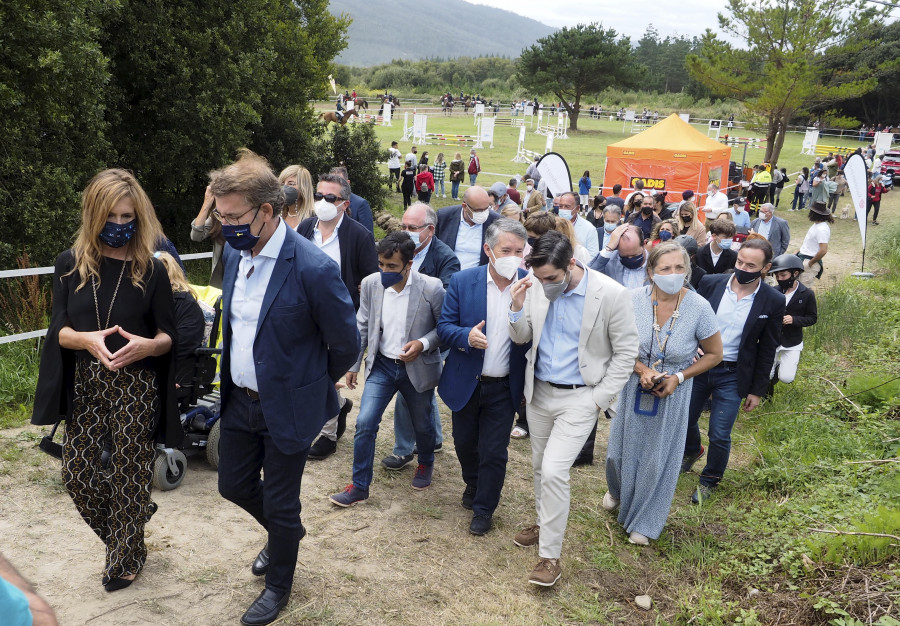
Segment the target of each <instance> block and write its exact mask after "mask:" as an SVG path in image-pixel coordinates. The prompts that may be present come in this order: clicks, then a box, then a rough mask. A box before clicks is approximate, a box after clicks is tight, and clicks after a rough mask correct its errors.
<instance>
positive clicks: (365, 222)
mask: <svg viewBox="0 0 900 626" xmlns="http://www.w3.org/2000/svg"><path fill="white" fill-rule="evenodd" d="M328 173H329V174H337V175H338V176H340V177H342V178H343V179H344V180H346V181H347V182H348V183H349V182H350V175H349V174H348V173H347V168H346V167H344V166H343V165H341V166H338V167H332V168H331V171H330V172H328ZM348 213H349V214H350V217H352V218H353V219H355V220H356V221H357V222H359V223H360V224H361V225H362V226H364V227H365V229H366V230H367V231H369V233H370V234H371V235H372V236H373V237H374V236H375V219H374V218H373V217H372V206H371V205H370V204H369V201H368V200H366V199H365V198H363V197H362V196H358V195H356V194H355V193H351V194H350V208H349V209H348Z"/></svg>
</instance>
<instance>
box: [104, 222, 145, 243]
mask: <svg viewBox="0 0 900 626" xmlns="http://www.w3.org/2000/svg"><path fill="white" fill-rule="evenodd" d="M136 228H137V219H133V220H131V221H130V222H127V223H125V224H116V223H115V222H106V224H105V225H104V226H103V230H101V231H100V241H102V242H103V243H105V244H106V245H108V246H109V247H110V248H121V247H122V246H124V245H125V244H126V243H128V242H129V241H131V238H132V237H133V236H134V231H135V229H136Z"/></svg>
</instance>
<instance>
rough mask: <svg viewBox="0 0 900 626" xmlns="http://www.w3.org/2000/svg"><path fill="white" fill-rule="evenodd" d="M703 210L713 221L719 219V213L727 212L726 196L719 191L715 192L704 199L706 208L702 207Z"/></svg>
mask: <svg viewBox="0 0 900 626" xmlns="http://www.w3.org/2000/svg"><path fill="white" fill-rule="evenodd" d="M703 210H704V211H706V212H707V213H709V216H710V217H711V218H713V219H715V218H717V217H719V214H720V213H724V212H725V211H727V210H728V196H726V195H725V194H724V193H722V192H721V191H717V192H716V193H715V194H714V195H712V196H709V197H708V198H707V199H706V206H704V207H703Z"/></svg>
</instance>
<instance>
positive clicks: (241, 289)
mask: <svg viewBox="0 0 900 626" xmlns="http://www.w3.org/2000/svg"><path fill="white" fill-rule="evenodd" d="M286 233H287V227H286V226H285V225H284V221H282V220H279V223H278V226H277V227H276V228H275V232H274V233H273V234H272V237H271V238H270V239H269V241H267V242H266V245H265V246H263V249H262V250H261V251H260V253H259V254H257V255H256V256H255V257H254V256H252V255H251V252H250V250H242V251H241V261H240V263H238V268H237V278H235V281H234V290H233V291H232V294H231V317H230V318H229V320H228V322H229V323H230V324H231V380H233V381H234V384H235V385H237V386H238V387H246V388H247V389H252V390H253V391H259V386H258V384H257V382H256V363H255V362H254V360H253V342H254V341H255V340H256V327H257V326H258V325H259V312H260V309H262V301H263V297H265V295H266V288H267V287H268V286H269V279H270V278H271V277H272V270H274V269H275V262H276V261H277V260H278V255H279V253H280V252H281V246H282V245H284V238H285V235H286ZM248 274H249V276H248Z"/></svg>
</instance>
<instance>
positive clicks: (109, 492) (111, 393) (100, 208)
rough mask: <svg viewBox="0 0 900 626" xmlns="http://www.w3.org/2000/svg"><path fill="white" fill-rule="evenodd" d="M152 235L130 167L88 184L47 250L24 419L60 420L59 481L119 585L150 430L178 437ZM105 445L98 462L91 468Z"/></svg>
mask: <svg viewBox="0 0 900 626" xmlns="http://www.w3.org/2000/svg"><path fill="white" fill-rule="evenodd" d="M161 234H162V229H161V228H160V225H159V221H158V220H157V219H156V215H155V213H154V211H153V207H152V205H151V204H150V200H149V198H148V197H147V194H145V193H144V190H143V189H141V186H140V185H139V184H138V182H137V180H135V178H134V176H132V175H131V174H130V173H129V172H126V171H124V170H105V171H102V172H100V173H99V174H97V175H96V176H95V177H94V178H93V180H91V182H90V183H89V184H88V186H87V188H86V189H85V191H84V195H83V199H82V219H81V227H80V228H79V230H78V234H77V236H76V239H75V244H74V245H73V246H72V248H71V249H70V250H66V251H65V252H63V253H62V254H60V255H59V257H58V258H57V259H56V270H55V272H54V275H53V310H52V316H51V320H50V327H49V329H48V332H47V340H46V343H45V344H44V349H43V353H42V355H41V368H40V375H39V378H38V387H37V392H36V394H35V408H34V415H33V416H32V422H33V423H35V424H52V423H54V422H56V421H57V420H58V419H59V418H60V417H61V416H62V417H64V418H65V420H66V434H65V439H64V441H63V468H62V474H63V482H64V483H65V485H66V489H67V491H68V492H69V495H70V496H71V497H72V500H73V501H74V503H75V508H76V509H77V510H78V512H79V513H80V514H81V516H82V517H83V518H84V520H85V522H87V524H88V525H89V526H90V527H91V529H92V530H93V531H94V532H95V533H96V534H97V535H98V536H99V537H100V539H101V540H102V541H103V543H104V544H105V546H106V563H105V566H104V571H103V585H104V587H105V588H106V590H107V591H117V590H119V589H124V588H125V587H128V586H129V585H130V584H131V583H132V581H133V580H134V578H135V576H137V574H138V573H139V572H140V571H141V568H142V567H143V566H144V561H145V560H146V558H147V547H146V545H145V544H144V524H145V523H146V522H147V520H148V519H149V518H150V516H151V515H152V514H153V512H154V511H155V510H156V505H155V504H154V503H153V502H152V501H151V500H150V484H151V480H152V475H153V470H152V465H153V461H154V457H155V450H154V439H155V437H160V439H163V440H165V442H166V444H167V445H169V446H175V445H177V444H178V443H179V442H180V441H181V437H182V432H181V426H180V424H179V421H178V410H177V406H176V405H175V394H174V378H173V377H172V374H173V368H172V356H171V355H172V351H173V350H172V349H173V342H174V338H175V336H176V332H175V322H174V304H173V300H172V289H171V286H170V284H169V277H168V275H167V274H166V270H165V268H164V267H163V265H162V264H161V263H160V262H159V260H157V259H155V258H153V250H154V244H155V242H156V241H157V239H158V238H159V237H160V235H161ZM105 442H110V443H111V454H110V459H109V466H108V467H107V468H106V469H103V468H102V467H101V463H100V455H101V452H102V450H103V446H104V443H105Z"/></svg>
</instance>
